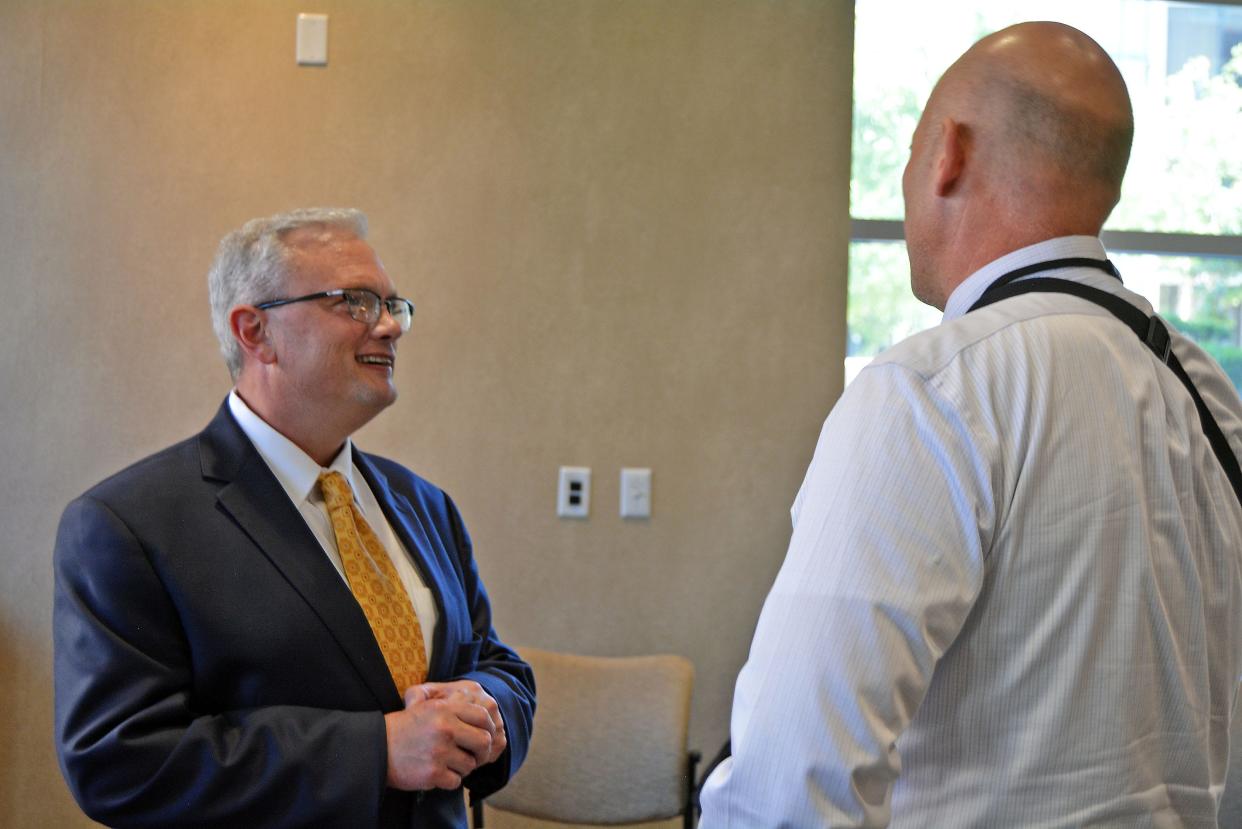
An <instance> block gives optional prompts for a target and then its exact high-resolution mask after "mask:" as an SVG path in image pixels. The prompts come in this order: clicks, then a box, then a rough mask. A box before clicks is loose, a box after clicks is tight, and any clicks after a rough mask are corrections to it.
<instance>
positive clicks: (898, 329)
mask: <svg viewBox="0 0 1242 829" xmlns="http://www.w3.org/2000/svg"><path fill="white" fill-rule="evenodd" d="M1022 20H1058V21H1061V22H1063V23H1068V24H1070V25H1072V26H1075V27H1077V28H1079V29H1081V30H1082V31H1084V32H1086V33H1087V34H1089V35H1091V36H1092V37H1093V38H1095V40H1096V41H1098V42H1099V43H1100V45H1101V46H1103V47H1104V48H1105V49H1106V50H1107V51H1108V52H1109V54H1110V55H1112V57H1113V60H1114V61H1116V63H1117V65H1118V67H1120V69H1121V72H1122V75H1123V76H1124V77H1125V79H1126V84H1127V85H1128V87H1129V90H1130V97H1131V99H1132V101H1133V105H1134V117H1135V140H1134V148H1133V151H1132V154H1131V158H1130V166H1129V170H1128V172H1127V174H1126V179H1125V185H1124V187H1123V189H1122V197H1121V202H1120V204H1119V205H1118V206H1117V208H1116V210H1114V211H1113V214H1112V216H1111V217H1110V219H1109V222H1108V224H1107V225H1106V226H1105V229H1104V243H1105V246H1106V247H1107V248H1108V250H1109V253H1110V256H1111V258H1112V259H1113V261H1114V263H1116V265H1117V267H1118V269H1119V270H1120V271H1121V274H1122V278H1123V279H1124V280H1125V282H1126V284H1127V285H1128V286H1129V287H1130V288H1132V289H1133V290H1136V291H1137V292H1139V293H1141V294H1143V295H1144V296H1145V297H1146V298H1147V299H1148V300H1149V301H1150V302H1151V303H1152V304H1153V306H1155V308H1156V310H1157V311H1158V312H1159V313H1160V314H1161V315H1162V316H1164V317H1165V318H1166V319H1168V320H1169V321H1170V322H1172V323H1173V324H1174V325H1175V326H1176V327H1177V328H1179V329H1180V330H1181V331H1182V332H1183V333H1185V334H1187V335H1188V336H1190V337H1192V338H1193V339H1195V340H1196V341H1197V342H1198V343H1199V344H1200V345H1201V346H1203V348H1204V349H1206V350H1207V351H1208V352H1209V353H1210V354H1211V355H1212V356H1213V357H1214V358H1215V359H1216V360H1217V361H1218V362H1219V363H1220V364H1221V366H1222V367H1223V368H1224V369H1225V371H1226V372H1227V373H1228V374H1229V376H1230V377H1231V378H1232V379H1233V382H1234V385H1236V386H1238V387H1239V388H1242V2H1239V3H1211V4H1209V3H1199V2H1162V0H1090V2H1084V0H986V2H985V0H937V2H935V3H910V2H908V0H856V2H855V40H854V43H855V46H854V124H853V129H854V136H853V160H852V175H851V181H850V214H851V216H852V219H853V222H852V232H851V244H850V273H849V308H848V329H849V335H848V336H849V341H848V343H847V347H846V355H847V356H846V371H845V376H846V382H847V383H848V382H849V381H850V380H851V379H852V378H853V377H854V376H855V375H856V374H857V373H858V371H859V370H860V369H861V368H862V366H864V365H866V364H867V363H868V362H869V361H870V360H871V359H872V358H873V357H874V356H875V355H876V354H878V353H879V352H880V351H882V350H884V349H885V348H887V347H888V346H889V345H892V344H893V343H896V342H898V341H899V340H901V339H903V338H904V337H907V336H909V335H910V334H913V333H915V332H917V331H920V330H922V329H924V328H928V327H930V326H932V325H935V324H936V323H937V322H939V320H940V312H939V311H937V310H936V309H934V308H930V307H928V306H925V305H922V304H921V303H919V301H918V300H916V299H915V298H914V297H913V295H912V294H911V293H910V287H909V273H910V271H909V264H908V262H907V260H906V253H905V245H904V243H903V242H902V241H901V240H902V229H901V218H902V213H903V208H902V200H901V173H902V169H903V168H904V166H905V163H906V158H907V156H908V154H909V144H910V136H911V134H912V133H913V131H914V126H915V124H916V123H917V122H918V117H919V113H920V112H921V111H922V107H923V104H924V103H925V102H926V100H927V96H928V94H929V93H930V92H931V88H932V86H933V85H934V84H935V82H936V80H937V78H938V77H939V75H940V73H941V72H943V71H944V69H945V68H947V67H948V65H949V64H950V63H951V62H952V61H953V60H955V59H956V58H957V57H958V56H959V55H960V54H961V53H962V52H963V51H965V49H966V48H967V47H969V46H970V44H972V43H973V42H975V41H976V40H978V39H979V38H980V37H982V36H983V35H985V34H988V33H989V32H993V31H995V30H997V29H1000V28H1003V27H1004V26H1007V25H1010V24H1012V23H1017V22H1019V21H1022ZM898 21H899V23H898Z"/></svg>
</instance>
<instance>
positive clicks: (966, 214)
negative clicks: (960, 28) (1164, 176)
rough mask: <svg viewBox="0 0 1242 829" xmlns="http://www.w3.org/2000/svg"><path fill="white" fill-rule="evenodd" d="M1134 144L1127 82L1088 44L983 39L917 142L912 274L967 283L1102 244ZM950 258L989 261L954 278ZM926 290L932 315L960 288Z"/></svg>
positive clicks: (949, 81) (1040, 31)
mask: <svg viewBox="0 0 1242 829" xmlns="http://www.w3.org/2000/svg"><path fill="white" fill-rule="evenodd" d="M1133 134H1134V119H1133V114H1132V112H1131V109H1130V97H1129V94H1128V93H1127V91H1126V86H1125V82H1124V81H1123V80H1122V77H1121V73H1120V72H1119V71H1118V70H1117V67H1116V65H1115V64H1114V63H1113V62H1112V60H1111V59H1110V58H1109V56H1108V54H1107V53H1106V52H1105V51H1104V50H1103V49H1101V48H1100V46H1099V44H1097V43H1096V42H1095V41H1094V40H1092V39H1091V38H1090V37H1088V36H1087V35H1085V34H1083V33H1082V32H1080V31H1078V30H1077V29H1074V28H1072V27H1070V26H1066V25H1063V24H1060V23H1020V24H1018V25H1016V26H1010V27H1009V28H1007V29H1002V30H1001V31H999V32H996V33H994V34H991V35H989V36H987V37H985V38H983V39H982V40H980V41H979V42H978V43H976V44H975V45H974V46H972V47H971V48H970V49H969V50H967V51H966V53H965V54H963V55H962V57H961V58H959V59H958V60H957V61H956V62H955V63H954V64H953V65H952V66H950V67H949V69H948V70H947V71H946V72H945V73H944V76H943V77H942V78H941V79H940V82H939V83H937V85H936V88H935V89H934V90H933V92H932V95H931V97H930V98H929V100H928V102H927V107H926V108H925V110H924V112H923V117H922V119H921V120H920V122H919V127H918V129H917V130H916V132H915V139H914V142H913V146H912V148H911V161H910V166H909V167H908V168H907V180H906V182H905V185H906V186H905V191H906V201H907V229H908V235H909V234H910V231H911V230H912V231H913V235H914V236H915V237H916V238H913V239H908V241H909V242H910V243H911V267H912V270H913V269H915V268H916V265H917V266H919V267H925V266H929V265H935V266H936V267H937V269H938V270H937V273H938V274H939V275H940V276H941V278H942V279H944V280H948V281H950V282H952V280H953V279H956V281H957V282H960V280H961V279H964V278H965V277H966V276H968V275H969V274H970V273H971V272H972V271H973V270H974V269H975V267H978V266H980V265H982V264H984V263H986V262H988V261H990V260H991V259H993V258H995V257H996V256H999V255H1001V254H1003V253H1007V252H1008V251H1010V250H1015V249H1017V248H1019V247H1023V246H1025V245H1028V244H1032V243H1034V242H1038V241H1042V240H1043V239H1048V238H1052V237H1054V236H1061V235H1073V234H1087V235H1097V234H1098V233H1099V232H1100V229H1101V228H1102V227H1103V225H1104V221H1105V219H1107V218H1108V214H1109V213H1110V212H1111V211H1112V209H1113V207H1114V206H1115V205H1116V204H1117V201H1118V199H1119V198H1120V195H1121V180H1122V177H1123V176H1124V175H1125V169H1126V164H1127V162H1128V161H1129V157H1130V142H1131V139H1132V137H1133ZM920 153H922V157H920ZM942 199H943V200H951V201H944V202H943V203H942V202H941V201H940V200H942ZM912 201H913V202H914V203H913V204H912ZM912 219H913V221H914V222H915V223H916V225H915V227H913V228H910V223H911V220H912ZM920 222H922V223H923V224H922V225H919V224H917V223H920ZM950 232H951V233H952V235H950ZM915 246H919V247H918V248H916V247H915ZM949 246H957V247H958V249H959V250H962V249H969V250H974V251H978V254H977V257H976V258H980V257H984V256H986V258H982V259H981V261H977V262H960V263H956V264H957V265H958V267H956V268H953V269H951V270H950V271H949V272H946V270H945V268H944V267H943V264H944V263H942V262H940V261H939V260H940V259H941V258H942V256H941V255H942V254H945V253H948V251H947V250H946V248H947V247H949ZM962 246H965V248H963V247H962ZM916 256H924V257H926V259H927V260H928V261H924V262H919V263H916V261H915V259H916ZM969 265H974V266H975V267H970V268H969V270H966V271H965V272H961V268H964V267H968V266H969ZM917 279H918V277H917V275H916V286H915V287H916V290H915V293H916V294H919V296H920V298H922V299H924V301H931V302H932V304H937V302H935V301H933V300H943V299H945V298H947V293H945V294H944V296H943V297H940V296H938V294H940V293H944V291H943V290H942V289H944V288H947V289H948V290H949V291H951V289H952V287H955V286H956V282H952V284H948V285H943V286H930V287H929V286H924V287H925V288H926V289H927V293H929V294H930V295H931V299H929V298H928V297H924V296H923V294H921V293H920V292H919V285H918V283H917ZM940 307H943V306H940Z"/></svg>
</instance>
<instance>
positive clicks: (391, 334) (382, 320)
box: [371, 302, 405, 340]
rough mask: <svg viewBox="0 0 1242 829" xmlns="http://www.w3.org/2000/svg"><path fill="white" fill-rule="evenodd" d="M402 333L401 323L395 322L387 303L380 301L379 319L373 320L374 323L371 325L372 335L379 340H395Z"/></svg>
mask: <svg viewBox="0 0 1242 829" xmlns="http://www.w3.org/2000/svg"><path fill="white" fill-rule="evenodd" d="M404 333H405V332H404V331H402V330H401V323H399V322H397V320H396V318H395V317H393V315H392V313H391V312H390V311H389V310H388V303H386V302H381V303H380V311H379V319H377V320H376V321H375V325H373V326H371V334H372V336H374V337H376V338H377V339H381V340H395V339H397V338H398V337H400V336H401V335H402V334H404Z"/></svg>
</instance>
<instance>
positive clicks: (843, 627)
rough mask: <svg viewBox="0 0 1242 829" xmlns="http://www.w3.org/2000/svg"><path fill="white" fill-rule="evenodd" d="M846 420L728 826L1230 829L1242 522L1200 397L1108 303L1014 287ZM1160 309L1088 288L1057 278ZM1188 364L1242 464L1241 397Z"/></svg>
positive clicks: (1048, 249)
mask: <svg viewBox="0 0 1242 829" xmlns="http://www.w3.org/2000/svg"><path fill="white" fill-rule="evenodd" d="M1104 255H1105V254H1104V250H1103V247H1102V246H1101V245H1100V243H1099V241H1098V240H1096V239H1093V238H1087V237H1069V238H1064V239H1055V240H1051V241H1048V242H1044V243H1040V244H1038V245H1034V246H1032V247H1029V248H1025V249H1023V250H1019V251H1016V252H1014V253H1012V254H1009V255H1008V256H1005V257H1003V258H1002V259H1000V260H997V261H996V262H993V263H991V264H989V265H988V266H986V267H985V268H983V269H981V270H980V271H979V272H977V273H976V274H974V275H972V276H971V277H970V278H969V279H967V280H966V281H965V282H963V283H962V284H961V285H959V286H958V288H957V290H956V291H954V293H953V295H952V296H951V297H950V298H949V301H948V303H947V305H946V312H945V316H944V321H943V322H942V324H941V325H939V326H937V327H935V328H933V329H931V330H928V331H925V332H922V333H920V334H917V335H915V336H913V337H911V338H909V339H907V340H905V341H904V342H902V343H900V344H898V345H896V346H894V347H893V348H891V349H889V350H888V351H887V352H885V353H884V354H882V355H880V356H879V357H878V358H876V360H875V361H874V362H873V363H872V364H871V365H869V366H868V367H867V368H865V369H864V370H863V371H862V372H861V373H860V374H859V376H858V378H857V379H856V380H854V382H853V383H852V384H851V385H850V386H849V388H847V389H846V391H845V393H844V394H843V395H842V397H841V399H840V401H839V402H838V403H837V405H836V406H835V407H834V408H833V410H832V412H831V413H830V414H829V416H828V419H827V421H826V422H825V424H824V427H823V431H822V433H821V435H820V439H819V443H818V445H817V447H816V449H815V455H814V457H813V459H812V461H811V465H810V467H809V469H808V470H807V474H806V478H805V480H804V481H803V484H802V488H801V490H800V492H799V493H798V496H797V499H796V501H795V503H794V506H793V510H792V513H793V524H794V529H793V535H792V538H791V541H790V545H789V550H788V553H787V555H786V558H785V562H784V564H783V566H782V567H781V570H780V573H779V574H778V576H777V578H776V582H775V584H774V585H773V587H772V589H771V592H770V594H769V595H768V598H767V600H766V602H765V604H764V607H763V611H762V613H761V615H760V619H759V623H758V627H757V629H756V632H755V636H754V641H753V643H752V645H751V651H750V656H749V659H748V661H747V662H746V664H745V666H744V667H743V669H742V671H741V673H740V675H739V676H738V680H737V686H736V689H735V697H734V703H733V718H732V740H733V757H732V759H731V760H729V761H726V762H725V763H723V764H722V765H721V766H720V767H719V768H718V769H717V770H716V772H715V773H714V774H713V775H712V776H711V778H710V779H709V780H708V782H707V784H706V786H705V788H704V791H703V794H702V803H703V819H702V826H703V827H704V829H720V828H721V827H762V828H763V829H773V828H774V827H821V826H824V827H826V826H834V827H835V826H888V825H890V823H891V825H893V826H898V827H915V828H916V829H964V828H965V827H980V828H981V829H982V828H983V827H986V828H987V829H994V828H995V827H1005V828H1006V829H1007V828H1008V827H1066V829H1068V828H1069V827H1080V826H1110V827H1122V826H1124V827H1165V826H1168V827H1173V826H1177V827H1183V826H1184V827H1215V826H1216V808H1217V803H1218V801H1219V798H1220V794H1221V790H1222V787H1223V781H1224V779H1225V765H1226V761H1227V755H1228V731H1229V721H1230V717H1231V716H1232V713H1233V710H1234V702H1235V697H1236V693H1237V688H1238V680H1239V670H1240V666H1242V561H1240V556H1242V507H1240V506H1239V503H1238V501H1237V499H1236V497H1235V495H1234V493H1233V491H1232V489H1231V488H1230V486H1229V483H1228V480H1227V478H1226V476H1225V473H1224V471H1223V470H1222V469H1221V467H1220V464H1219V463H1218V461H1217V460H1216V457H1215V455H1213V453H1212V450H1211V448H1210V446H1209V444H1208V441H1207V439H1206V438H1205V437H1204V434H1203V431H1202V428H1201V426H1200V423H1199V418H1198V415H1197V413H1196V410H1195V407H1194V404H1193V403H1192V401H1191V398H1190V396H1189V395H1188V394H1187V392H1186V391H1185V389H1184V388H1183V386H1182V385H1181V383H1180V382H1179V381H1178V380H1177V378H1176V377H1175V376H1174V375H1173V373H1172V372H1171V371H1169V370H1168V369H1167V368H1165V367H1164V366H1162V365H1160V364H1159V363H1158V362H1157V361H1156V359H1155V357H1154V356H1153V354H1152V353H1151V352H1150V350H1148V349H1147V347H1146V346H1145V345H1144V344H1143V343H1142V342H1141V341H1140V340H1139V339H1138V338H1137V337H1136V336H1135V335H1134V333H1133V332H1132V331H1131V330H1130V329H1129V328H1127V327H1125V325H1123V324H1122V323H1121V322H1119V321H1117V320H1116V319H1115V318H1114V317H1112V316H1111V315H1110V314H1109V313H1108V312H1107V311H1106V310H1105V309H1103V308H1100V307H1098V306H1096V305H1094V304H1092V303H1090V302H1088V301H1086V300H1083V299H1079V298H1076V297H1073V296H1068V295H1064V294H1026V295H1023V296H1020V297H1017V298H1014V299H1010V300H1006V301H1004V302H999V303H996V304H993V305H990V306H987V307H985V308H981V309H979V310H977V311H974V312H971V313H969V314H965V311H966V310H967V309H968V308H969V307H970V305H971V304H972V303H973V302H974V301H975V300H976V299H977V298H978V297H979V296H980V294H982V292H983V290H984V289H985V288H986V287H987V286H988V285H989V284H991V282H993V281H994V280H995V279H996V278H998V277H999V276H1000V275H1001V274H1003V273H1005V272H1008V271H1010V270H1012V269H1015V268H1018V267H1021V266H1023V265H1026V264H1031V263H1033V262H1042V261H1047V260H1052V259H1058V258H1063V257H1076V256H1086V257H1092V258H1096V259H1103V258H1104ZM1040 276H1056V277H1059V278H1062V279H1070V280H1074V281H1077V282H1083V283H1088V284H1090V285H1093V286H1095V287H1098V288H1101V289H1103V290H1105V291H1109V292H1111V293H1114V294H1118V295H1121V296H1122V297H1124V298H1125V299H1126V300H1127V301H1128V302H1130V303H1131V304H1133V305H1135V306H1138V307H1139V308H1141V309H1142V310H1143V311H1144V313H1147V314H1150V313H1151V312H1152V311H1151V306H1150V305H1149V304H1148V303H1147V302H1146V301H1144V300H1143V299H1142V298H1141V297H1139V296H1138V295H1136V294H1134V293H1132V292H1130V291H1128V290H1126V289H1125V288H1124V287H1123V286H1122V285H1121V283H1120V282H1119V281H1118V280H1116V279H1115V278H1113V277H1111V276H1109V275H1107V274H1105V273H1102V272H1099V271H1096V270H1092V269H1089V268H1070V269H1063V270H1059V271H1055V272H1048V273H1043V274H1040ZM1173 347H1174V350H1175V351H1176V353H1177V355H1178V357H1179V359H1180V360H1181V362H1182V364H1183V366H1184V367H1185V369H1186V371H1187V372H1188V373H1189V375H1190V376H1191V378H1192V379H1193V380H1194V381H1195V384H1196V386H1197V387H1198V389H1199V391H1200V393H1201V394H1202V396H1203V397H1204V398H1205V400H1206V401H1207V403H1208V405H1209V407H1210V408H1211V409H1212V411H1213V412H1214V414H1215V415H1216V418H1217V421H1218V423H1219V424H1220V427H1221V429H1222V431H1223V432H1224V433H1225V435H1226V436H1227V437H1228V439H1229V441H1230V444H1231V445H1232V447H1233V449H1234V452H1235V454H1239V455H1242V403H1239V400H1238V397H1237V393H1236V392H1235V391H1234V389H1233V387H1232V385H1231V384H1230V383H1229V381H1228V379H1227V378H1226V377H1225V375H1224V374H1223V373H1222V372H1221V371H1220V369H1219V368H1218V367H1217V366H1216V365H1215V364H1214V363H1212V362H1211V361H1210V359H1208V358H1207V357H1206V356H1205V355H1204V354H1203V352H1202V351H1200V350H1199V349H1198V348H1197V347H1196V346H1194V345H1193V344H1192V343H1191V342H1190V341H1188V340H1186V339H1185V338H1183V337H1181V336H1180V335H1177V334H1174V335H1173Z"/></svg>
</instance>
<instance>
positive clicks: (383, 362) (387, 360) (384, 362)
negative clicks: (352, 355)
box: [358, 354, 392, 366]
mask: <svg viewBox="0 0 1242 829" xmlns="http://www.w3.org/2000/svg"><path fill="white" fill-rule="evenodd" d="M358 362H360V363H374V364H375V365H378V366H390V365H392V358H391V357H374V356H371V355H369V354H368V355H364V356H362V357H359V358H358Z"/></svg>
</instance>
